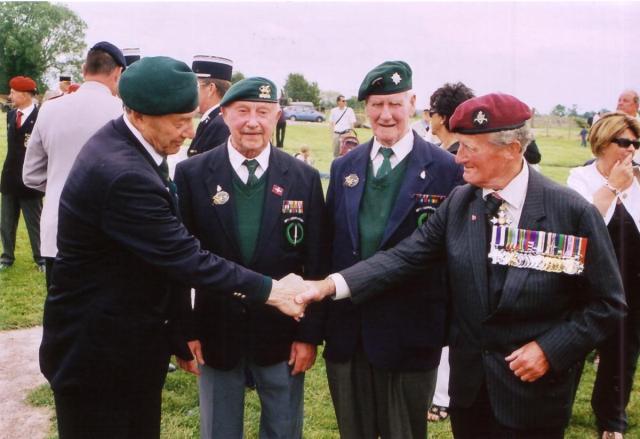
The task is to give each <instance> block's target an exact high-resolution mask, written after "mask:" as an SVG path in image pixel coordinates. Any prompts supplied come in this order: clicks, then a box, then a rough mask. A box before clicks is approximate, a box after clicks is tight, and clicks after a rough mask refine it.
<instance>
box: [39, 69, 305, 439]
mask: <svg viewBox="0 0 640 439" xmlns="http://www.w3.org/2000/svg"><path fill="white" fill-rule="evenodd" d="M166 84H172V87H171V89H170V91H169V92H168V91H167V87H166ZM119 89H120V96H122V100H123V102H124V105H125V106H126V114H125V115H124V116H121V117H119V118H118V119H115V120H112V121H110V122H108V123H107V124H106V125H105V126H103V127H102V128H101V129H100V130H98V132H96V133H95V134H94V135H93V136H92V137H91V138H90V139H89V140H88V141H87V143H86V144H85V146H84V147H83V148H82V150H81V151H80V153H79V154H78V156H77V158H76V161H75V164H74V165H73V168H72V169H71V172H70V173H69V177H68V179H67V182H66V183H65V186H64V189H63V191H62V195H61V197H60V210H59V222H58V255H57V258H56V262H55V264H54V266H53V273H52V281H51V286H50V288H49V291H48V295H47V299H46V301H45V309H44V332H43V339H42V344H41V346H40V367H41V370H42V373H43V374H44V375H45V377H46V378H47V379H48V380H49V382H50V383H51V388H52V389H53V393H54V397H55V402H56V413H57V418H58V430H59V433H60V438H61V439H64V438H89V437H91V438H116V437H117V438H158V437H159V435H160V401H161V390H162V386H163V383H164V379H165V376H166V373H167V363H168V361H169V356H170V355H171V353H174V352H175V353H176V354H178V355H180V357H181V358H183V359H185V360H188V359H190V357H191V353H190V351H189V349H188V346H187V344H186V341H184V342H183V341H181V339H180V337H179V334H181V333H183V332H186V330H183V329H181V327H182V326H183V325H184V326H186V325H188V321H180V319H179V315H178V314H180V315H188V311H189V309H190V306H191V304H190V300H189V296H188V295H181V294H178V293H177V292H178V290H177V289H176V287H177V286H178V284H179V285H180V286H182V285H188V286H195V287H198V288H202V289H203V290H205V289H206V290H208V293H209V294H224V295H229V296H233V297H234V299H235V300H237V303H238V306H257V305H261V304H264V303H265V302H266V303H267V304H270V305H274V306H277V307H278V308H279V309H280V310H282V311H283V312H287V313H289V314H291V315H295V316H297V317H300V316H301V312H302V307H300V306H296V305H294V303H293V300H292V291H291V290H289V289H288V287H286V282H285V283H284V285H283V283H281V282H278V281H275V280H272V279H271V278H270V277H266V276H263V275H261V274H258V273H255V272H253V271H250V270H248V269H246V268H243V267H241V266H239V265H236V264H234V263H232V262H230V261H227V260H225V259H222V258H220V257H218V256H216V255H214V254H212V253H209V252H208V251H205V250H203V249H202V248H201V246H200V243H199V242H198V240H196V239H195V238H194V237H193V235H191V234H190V233H189V232H188V231H187V230H186V229H185V228H184V226H183V224H182V222H181V221H180V219H179V212H178V207H177V199H176V190H175V185H174V183H173V182H172V181H171V180H170V178H169V176H168V167H167V162H166V156H167V155H169V154H174V153H175V152H177V151H178V149H179V148H180V146H181V145H182V143H183V141H184V140H185V139H186V138H190V137H192V136H193V125H192V118H193V114H194V111H195V109H196V107H197V104H198V92H197V81H196V77H195V75H194V74H193V72H192V71H191V69H189V67H188V66H187V65H186V64H184V63H182V62H180V61H176V60H174V59H172V58H167V57H147V58H143V59H141V60H140V61H137V62H135V63H134V64H132V65H131V66H130V67H129V68H128V69H127V70H126V72H125V73H124V74H123V75H122V79H121V81H120V87H119ZM78 93H79V92H78ZM72 96H73V95H72Z"/></svg>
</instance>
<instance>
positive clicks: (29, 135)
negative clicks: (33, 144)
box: [24, 133, 31, 148]
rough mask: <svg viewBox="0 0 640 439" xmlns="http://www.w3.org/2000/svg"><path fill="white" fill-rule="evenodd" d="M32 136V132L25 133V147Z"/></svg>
mask: <svg viewBox="0 0 640 439" xmlns="http://www.w3.org/2000/svg"><path fill="white" fill-rule="evenodd" d="M30 138H31V133H29V134H25V135H24V147H25V148H26V147H27V143H29V139H30Z"/></svg>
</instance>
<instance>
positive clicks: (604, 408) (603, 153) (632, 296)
mask: <svg viewBox="0 0 640 439" xmlns="http://www.w3.org/2000/svg"><path fill="white" fill-rule="evenodd" d="M639 137H640V122H638V121H637V120H636V119H635V118H634V117H631V116H628V115H626V114H625V113H622V112H616V113H608V114H606V115H604V116H603V117H602V118H600V120H598V122H596V123H595V124H594V125H593V127H592V128H591V133H590V134H589V142H590V144H591V151H592V152H593V154H594V156H595V157H596V159H595V161H594V162H593V163H591V164H589V165H587V166H581V167H579V168H574V169H572V170H571V173H570V175H569V179H568V181H567V184H568V185H569V187H571V188H573V189H575V190H576V191H577V192H578V193H580V194H581V195H582V196H583V197H584V198H586V199H587V200H588V201H590V202H591V203H593V204H594V205H595V206H596V208H597V209H598V211H599V212H600V214H601V215H602V217H603V218H604V221H605V222H606V223H607V229H608V231H609V236H610V237H611V241H612V242H613V247H614V249H615V252H616V256H617V259H618V266H619V267H620V273H621V275H622V282H623V285H624V291H625V295H626V300H627V304H628V306H629V311H628V314H627V316H626V317H625V318H624V320H623V321H622V322H621V324H619V325H616V330H615V332H614V333H613V334H611V335H610V336H609V337H608V338H607V339H606V340H604V341H603V342H602V343H601V344H600V345H599V346H598V351H599V354H600V364H599V365H598V371H597V374H596V381H595V384H594V387H593V394H592V397H591V406H592V407H593V411H594V413H595V415H596V423H597V426H598V431H599V434H600V435H602V438H603V439H614V438H615V439H618V438H622V434H623V433H624V432H625V431H626V429H627V426H628V421H627V414H626V407H627V404H628V403H629V396H630V394H631V389H632V387H633V377H634V374H635V370H636V365H637V362H638V353H639V352H640V285H639V284H638V278H639V277H640V259H638V254H640V183H639V179H640V176H639V175H638V172H637V169H636V170H635V171H634V168H633V162H632V157H633V154H634V151H636V150H638V147H639V146H640V143H639V142H638V138H639ZM634 172H635V175H634Z"/></svg>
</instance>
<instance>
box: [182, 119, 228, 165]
mask: <svg viewBox="0 0 640 439" xmlns="http://www.w3.org/2000/svg"><path fill="white" fill-rule="evenodd" d="M227 137H229V127H227V125H226V124H225V123H224V119H222V115H221V114H220V107H218V108H216V109H215V110H213V111H212V112H211V113H210V114H209V116H207V117H205V118H204V119H202V120H201V121H200V123H199V124H198V128H197V129H196V135H195V136H194V137H193V140H192V141H191V145H189V149H188V150H187V155H188V156H189V157H192V156H194V155H197V154H201V153H203V152H205V151H209V150H210V149H213V148H215V147H216V146H218V145H220V144H221V143H223V142H224V141H225V140H227Z"/></svg>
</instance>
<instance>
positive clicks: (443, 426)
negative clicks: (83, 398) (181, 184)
mask: <svg viewBox="0 0 640 439" xmlns="http://www.w3.org/2000/svg"><path fill="white" fill-rule="evenodd" d="M5 129H6V128H5V126H4V124H2V125H1V126H0V157H4V156H5V154H6V133H5ZM578 131H579V130H578V128H549V129H547V128H546V127H542V128H537V129H536V136H537V143H538V146H539V147H540V151H541V153H542V163H541V166H542V172H543V173H544V174H545V175H548V176H549V177H551V178H552V179H554V180H556V181H558V182H560V183H562V184H564V183H565V182H566V178H567V175H568V173H569V169H570V168H572V167H574V166H578V165H581V164H582V163H584V162H585V161H586V160H587V159H589V158H590V157H591V153H590V150H589V149H585V148H581V147H580V146H579V144H580V142H579V137H578ZM358 136H359V138H360V141H361V142H362V141H365V140H367V139H368V138H369V137H370V136H371V131H370V130H368V129H359V130H358ZM303 144H307V145H308V146H309V147H310V148H311V152H312V155H313V157H314V159H315V164H316V167H317V168H318V169H319V170H320V171H321V172H325V173H328V172H329V166H330V164H331V160H332V147H331V135H330V130H329V126H328V125H327V124H326V123H323V124H316V123H305V122H302V123H297V124H295V125H289V126H287V131H286V138H285V150H286V151H287V152H290V153H294V152H297V151H298V150H299V148H300V146H301V145H303ZM0 160H3V159H0ZM325 185H326V181H325ZM16 257H17V260H16V263H15V266H14V268H13V269H11V270H10V271H8V272H6V273H2V274H0V329H11V328H21V327H30V326H34V325H38V324H40V323H41V319H42V305H43V300H44V297H45V294H44V277H43V275H42V274H41V273H38V272H37V271H36V270H35V267H34V264H33V262H32V261H31V253H30V248H29V243H28V239H27V237H26V232H25V228H24V224H23V223H21V225H20V228H19V238H18V246H17V253H16ZM318 357H319V359H318V361H317V362H316V365H315V366H314V368H313V369H312V370H311V371H310V372H308V373H307V376H306V386H305V425H304V437H305V438H308V439H332V438H338V437H339V435H338V430H337V425H336V420H335V415H334V412H333V405H332V403H331V397H330V395H329V390H328V386H327V378H326V374H325V370H324V361H323V360H322V358H321V357H320V355H319V356H318ZM593 380H594V372H593V366H592V365H591V364H590V363H589V364H587V365H586V366H585V371H584V374H583V376H582V380H581V384H580V388H579V390H578V394H577V399H576V403H575V405H574V415H573V417H572V419H571V425H570V427H569V429H568V431H567V434H566V437H567V438H568V439H583V438H590V437H592V438H595V437H596V431H595V429H594V418H593V415H592V413H591V406H590V403H589V400H590V397H591V390H592V388H593ZM639 385H640V373H638V374H636V385H635V387H634V392H633V393H632V399H631V403H630V404H629V414H630V420H631V429H630V431H629V433H628V434H627V436H626V437H627V438H640V426H639V423H640V397H639V396H638V394H640V392H639V390H640V388H639ZM28 400H29V402H30V403H31V404H33V405H39V406H48V407H53V398H52V396H51V391H50V389H49V387H48V386H47V385H44V386H41V387H39V388H38V389H36V390H34V391H33V392H32V393H31V394H30V395H29V398H28ZM246 407H247V409H246V412H245V431H246V437H247V438H256V437H257V434H258V422H259V417H260V410H259V401H258V398H257V395H256V393H255V392H252V391H250V392H247V401H246ZM198 419H199V413H198V393H197V386H196V380H195V378H194V377H192V376H190V375H187V374H185V373H183V372H181V371H179V372H176V373H173V374H170V375H169V376H168V377H167V383H166V385H165V389H164V392H163V413H162V437H163V438H167V439H180V438H185V439H186V438H197V437H199V427H198ZM451 436H452V435H451V429H450V426H449V422H442V423H437V424H429V437H431V438H435V439H441V438H442V439H444V438H450V437H451ZM51 437H52V438H54V437H57V436H56V433H55V419H54V422H53V423H52V428H51Z"/></svg>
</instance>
